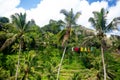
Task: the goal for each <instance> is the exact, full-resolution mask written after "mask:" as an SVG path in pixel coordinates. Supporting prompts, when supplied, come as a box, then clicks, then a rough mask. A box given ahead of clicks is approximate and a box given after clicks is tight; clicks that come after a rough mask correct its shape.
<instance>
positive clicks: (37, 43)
mask: <svg viewBox="0 0 120 80" xmlns="http://www.w3.org/2000/svg"><path fill="white" fill-rule="evenodd" d="M60 13H61V14H63V15H64V16H65V20H64V21H62V20H58V21H57V20H53V19H51V20H50V21H49V23H48V24H46V25H44V26H42V27H40V26H39V25H37V24H36V23H35V21H34V19H32V20H29V21H28V20H27V19H26V16H27V14H26V13H15V14H13V15H11V18H10V19H9V18H7V17H4V16H2V17H0V80H120V76H119V75H120V35H111V36H110V37H107V34H106V33H109V32H111V31H114V30H118V31H119V28H118V26H117V25H116V24H117V23H118V22H119V17H118V18H114V19H113V20H112V21H111V22H110V23H108V21H107V14H109V11H106V10H105V9H104V8H102V9H101V10H100V11H94V12H93V15H94V16H93V17H90V18H89V20H88V21H89V22H90V23H91V24H92V27H93V28H94V29H89V28H86V27H85V26H82V25H81V24H77V20H78V18H79V17H80V15H81V14H82V13H80V12H77V13H74V11H73V9H71V10H70V11H67V10H65V9H62V10H61V11H60Z"/></svg>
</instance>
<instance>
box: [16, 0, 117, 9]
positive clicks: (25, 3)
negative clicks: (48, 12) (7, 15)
mask: <svg viewBox="0 0 120 80" xmlns="http://www.w3.org/2000/svg"><path fill="white" fill-rule="evenodd" d="M87 1H88V2H89V4H91V3H93V2H97V1H99V2H101V1H103V0H87ZM104 1H105V0H104ZM106 1H107V2H108V5H109V6H114V5H115V4H116V0H106ZM40 2H41V0H20V4H19V5H18V6H17V7H22V8H24V9H26V10H29V9H31V8H36V7H37V5H38V4H39V3H40Z"/></svg>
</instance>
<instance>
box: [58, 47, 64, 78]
mask: <svg viewBox="0 0 120 80" xmlns="http://www.w3.org/2000/svg"><path fill="white" fill-rule="evenodd" d="M65 52H66V47H65V48H64V51H63V55H62V58H61V61H60V65H59V68H58V73H57V80H59V75H60V69H61V66H62V62H63V58H64V56H65Z"/></svg>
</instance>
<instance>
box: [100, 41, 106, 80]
mask: <svg viewBox="0 0 120 80" xmlns="http://www.w3.org/2000/svg"><path fill="white" fill-rule="evenodd" d="M101 42H102V41H101ZM101 55H102V56H101V57H102V64H103V70H104V80H106V78H107V74H106V65H105V59H104V53H103V46H102V43H101Z"/></svg>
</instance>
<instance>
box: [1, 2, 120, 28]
mask: <svg viewBox="0 0 120 80" xmlns="http://www.w3.org/2000/svg"><path fill="white" fill-rule="evenodd" d="M0 3H1V5H0V16H7V17H8V16H10V15H11V14H14V13H16V12H17V13H19V12H26V13H27V18H28V19H29V20H30V19H34V20H35V21H36V23H37V24H38V25H40V26H43V25H45V24H47V23H48V22H49V20H50V19H55V20H59V19H62V20H64V15H63V14H60V10H61V9H66V10H68V11H70V9H71V8H73V10H74V12H78V11H80V12H81V13H82V15H81V16H80V18H79V20H78V22H77V23H78V24H81V25H83V26H86V27H90V23H88V19H89V17H91V16H93V14H92V12H93V11H99V10H100V9H101V8H103V7H104V8H107V9H108V10H109V15H108V20H109V21H110V20H112V19H113V18H114V17H118V16H120V10H119V8H120V1H118V2H117V4H116V6H112V7H108V3H107V2H106V1H105V0H104V1H102V2H99V1H97V2H94V3H92V4H89V3H88V2H87V0H42V1H41V2H40V3H39V4H38V5H37V7H36V8H32V9H30V10H25V9H23V8H16V7H17V6H18V5H19V4H20V0H6V1H4V0H0Z"/></svg>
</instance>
